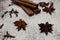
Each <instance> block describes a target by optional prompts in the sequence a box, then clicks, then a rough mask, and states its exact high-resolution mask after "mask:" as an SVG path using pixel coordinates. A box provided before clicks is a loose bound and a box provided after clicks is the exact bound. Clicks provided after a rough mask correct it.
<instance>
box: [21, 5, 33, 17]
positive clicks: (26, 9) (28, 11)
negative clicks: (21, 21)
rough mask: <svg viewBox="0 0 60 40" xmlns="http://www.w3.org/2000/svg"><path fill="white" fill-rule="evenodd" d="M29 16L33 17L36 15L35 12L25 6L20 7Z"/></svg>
mask: <svg viewBox="0 0 60 40" xmlns="http://www.w3.org/2000/svg"><path fill="white" fill-rule="evenodd" d="M20 7H21V8H22V9H23V10H24V11H25V12H26V13H27V14H28V15H29V16H32V15H34V12H33V11H32V10H31V9H30V8H28V7H25V6H22V5H21V6H20Z"/></svg>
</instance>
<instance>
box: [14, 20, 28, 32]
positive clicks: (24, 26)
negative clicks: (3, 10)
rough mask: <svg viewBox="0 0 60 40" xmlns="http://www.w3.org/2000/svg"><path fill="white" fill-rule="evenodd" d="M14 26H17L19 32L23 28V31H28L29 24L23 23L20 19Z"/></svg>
mask: <svg viewBox="0 0 60 40" xmlns="http://www.w3.org/2000/svg"><path fill="white" fill-rule="evenodd" d="M14 24H15V26H17V28H16V29H18V31H19V30H21V28H22V29H23V30H26V25H27V24H26V22H25V21H23V20H22V19H20V20H19V21H15V22H14Z"/></svg>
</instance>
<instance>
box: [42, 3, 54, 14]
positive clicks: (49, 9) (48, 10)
mask: <svg viewBox="0 0 60 40" xmlns="http://www.w3.org/2000/svg"><path fill="white" fill-rule="evenodd" d="M43 11H44V12H46V13H49V14H50V15H52V12H54V11H55V8H54V6H53V2H52V3H51V4H50V6H49V7H45V8H44V9H43Z"/></svg>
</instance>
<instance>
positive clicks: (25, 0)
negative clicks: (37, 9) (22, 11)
mask: <svg viewBox="0 0 60 40" xmlns="http://www.w3.org/2000/svg"><path fill="white" fill-rule="evenodd" d="M19 1H22V2H25V3H29V4H32V5H34V6H37V4H36V3H34V2H33V1H29V0H19Z"/></svg>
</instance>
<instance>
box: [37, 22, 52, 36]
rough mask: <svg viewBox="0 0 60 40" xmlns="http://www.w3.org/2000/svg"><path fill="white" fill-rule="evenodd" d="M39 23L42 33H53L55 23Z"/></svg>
mask: <svg viewBox="0 0 60 40" xmlns="http://www.w3.org/2000/svg"><path fill="white" fill-rule="evenodd" d="M38 25H39V27H40V30H41V33H43V32H44V33H45V34H46V35H48V32H50V33H52V31H53V29H52V26H53V24H49V23H48V22H46V23H45V24H44V23H41V24H38Z"/></svg>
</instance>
